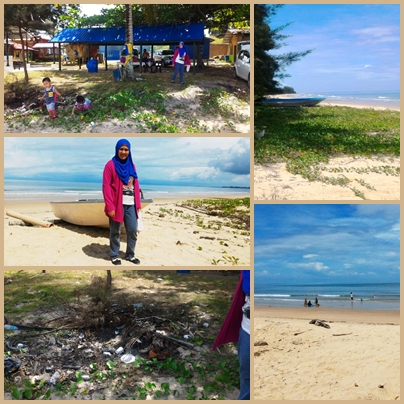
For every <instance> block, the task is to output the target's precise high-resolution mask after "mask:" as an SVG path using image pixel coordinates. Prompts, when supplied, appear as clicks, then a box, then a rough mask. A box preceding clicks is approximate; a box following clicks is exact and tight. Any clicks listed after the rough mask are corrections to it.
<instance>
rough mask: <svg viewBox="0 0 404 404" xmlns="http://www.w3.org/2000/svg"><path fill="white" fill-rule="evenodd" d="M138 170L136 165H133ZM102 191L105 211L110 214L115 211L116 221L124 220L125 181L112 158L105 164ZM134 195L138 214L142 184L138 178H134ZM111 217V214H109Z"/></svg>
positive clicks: (114, 218)
mask: <svg viewBox="0 0 404 404" xmlns="http://www.w3.org/2000/svg"><path fill="white" fill-rule="evenodd" d="M133 167H134V168H135V171H136V167H135V165H133ZM102 193H103V194H104V202H105V208H104V212H105V214H106V215H107V216H108V212H111V211H113V210H114V211H115V216H114V217H113V218H112V220H114V221H115V222H120V223H122V222H123V203H122V200H123V182H122V181H121V179H120V178H119V177H118V174H117V173H116V170H115V165H114V162H113V161H112V160H110V161H108V163H107V164H106V165H105V168H104V173H103V177H102ZM134 194H135V195H134V197H135V206H136V216H138V214H137V213H138V210H139V209H140V208H141V205H140V204H141V201H140V186H139V181H138V179H137V178H135V180H134ZM108 217H109V216H108Z"/></svg>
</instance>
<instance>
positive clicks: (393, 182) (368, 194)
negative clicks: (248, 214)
mask: <svg viewBox="0 0 404 404" xmlns="http://www.w3.org/2000/svg"><path fill="white" fill-rule="evenodd" d="M383 166H390V167H392V168H396V167H400V158H399V157H372V158H366V157H351V156H349V157H348V156H345V157H344V156H342V157H335V158H331V159H330V160H329V163H328V164H326V165H325V164H320V167H322V168H324V171H322V175H323V176H328V177H333V178H338V177H341V176H344V177H347V178H349V180H350V183H349V186H340V185H329V184H325V183H324V182H320V181H309V180H307V179H305V178H303V177H302V176H301V175H295V174H291V173H290V172H289V171H287V170H286V163H275V164H264V165H261V164H255V165H254V199H257V200H363V198H362V197H361V196H358V195H355V193H354V191H353V190H352V189H350V188H349V187H352V188H355V189H357V190H358V191H360V192H361V193H362V194H363V195H364V196H365V198H366V199H369V200H372V201H381V200H397V201H398V200H399V199H400V177H398V176H393V175H387V174H386V173H384V172H381V169H382V168H383ZM340 168H342V169H344V171H343V172H342V173H339V172H336V171H337V170H339V169H340ZM355 170H357V171H355ZM367 170H369V172H364V171H367ZM361 171H362V172H361ZM359 181H361V182H359ZM363 181H364V182H363ZM367 185H369V186H371V187H373V188H374V189H369V188H368V186H367Z"/></svg>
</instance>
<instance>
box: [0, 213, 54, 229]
mask: <svg viewBox="0 0 404 404" xmlns="http://www.w3.org/2000/svg"><path fill="white" fill-rule="evenodd" d="M6 215H7V216H10V217H14V218H16V219H20V220H22V221H23V222H26V223H31V224H33V225H35V226H41V227H51V226H53V223H49V222H45V221H44V220H41V219H36V218H34V217H32V216H28V215H23V214H21V213H18V212H14V211H12V210H8V211H7V212H6Z"/></svg>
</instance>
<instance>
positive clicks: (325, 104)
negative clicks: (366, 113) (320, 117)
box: [318, 100, 400, 111]
mask: <svg viewBox="0 0 404 404" xmlns="http://www.w3.org/2000/svg"><path fill="white" fill-rule="evenodd" d="M318 105H319V106H322V107H329V106H332V107H350V108H370V109H376V110H380V111H383V110H388V109H390V110H392V111H400V107H393V106H388V107H385V106H382V105H370V104H352V103H349V102H343V101H341V102H339V101H327V100H325V101H322V102H321V103H320V104H318Z"/></svg>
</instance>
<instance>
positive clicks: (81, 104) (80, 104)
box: [72, 95, 93, 115]
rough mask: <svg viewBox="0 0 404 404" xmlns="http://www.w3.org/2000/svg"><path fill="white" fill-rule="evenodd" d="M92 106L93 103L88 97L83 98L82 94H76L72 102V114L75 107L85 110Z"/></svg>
mask: <svg viewBox="0 0 404 404" xmlns="http://www.w3.org/2000/svg"><path fill="white" fill-rule="evenodd" d="M92 108H93V103H92V102H91V100H89V99H88V98H84V97H83V96H82V95H78V96H77V98H76V102H75V104H74V107H73V110H72V115H74V111H75V110H76V109H77V110H79V111H82V112H85V111H88V110H89V109H92Z"/></svg>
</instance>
